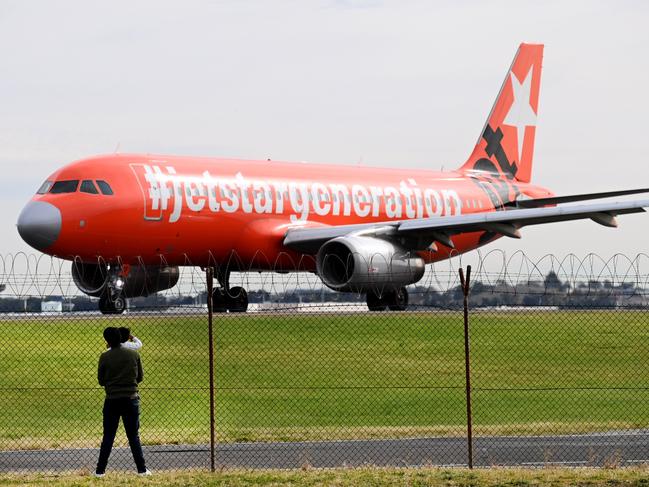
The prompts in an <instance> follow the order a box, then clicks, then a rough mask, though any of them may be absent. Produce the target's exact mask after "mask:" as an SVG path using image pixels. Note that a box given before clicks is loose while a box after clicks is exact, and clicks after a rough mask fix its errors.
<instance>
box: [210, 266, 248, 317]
mask: <svg viewBox="0 0 649 487" xmlns="http://www.w3.org/2000/svg"><path fill="white" fill-rule="evenodd" d="M214 276H215V277H216V279H217V281H218V282H219V286H220V287H216V288H214V290H213V291H212V309H213V310H214V312H215V313H225V312H226V311H229V312H230V313H245V312H246V311H248V293H247V292H246V290H245V289H244V288H242V287H241V286H234V287H230V272H229V271H221V270H220V269H219V268H218V267H217V268H216V269H215V272H214Z"/></svg>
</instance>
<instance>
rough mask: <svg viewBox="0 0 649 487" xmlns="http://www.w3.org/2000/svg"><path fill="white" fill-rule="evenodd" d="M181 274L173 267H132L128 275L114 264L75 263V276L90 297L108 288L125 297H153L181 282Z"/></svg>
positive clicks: (75, 279)
mask: <svg viewBox="0 0 649 487" xmlns="http://www.w3.org/2000/svg"><path fill="white" fill-rule="evenodd" d="M179 275H180V273H179V270H178V267H173V266H132V267H130V269H129V272H128V275H126V276H124V275H122V273H121V272H120V269H119V268H118V267H115V266H112V267H111V265H110V264H103V263H101V264H86V263H81V262H73V263H72V279H73V280H74V283H75V284H76V285H77V287H78V288H79V289H80V290H81V291H82V292H84V293H85V294H88V295H89V296H95V297H100V296H102V295H103V294H106V291H107V289H110V290H111V291H112V292H113V293H115V292H117V293H119V294H120V295H121V296H123V297H124V298H135V297H139V296H149V295H150V294H153V293H156V292H158V291H164V290H165V289H170V288H172V287H174V286H175V285H176V284H177V283H178V277H179Z"/></svg>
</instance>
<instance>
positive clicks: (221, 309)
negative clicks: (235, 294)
mask: <svg viewBox="0 0 649 487" xmlns="http://www.w3.org/2000/svg"><path fill="white" fill-rule="evenodd" d="M227 310H228V296H227V294H226V293H225V291H224V290H223V288H220V287H217V288H215V289H213V290H212V311H214V312H215V313H225V312H226V311H227Z"/></svg>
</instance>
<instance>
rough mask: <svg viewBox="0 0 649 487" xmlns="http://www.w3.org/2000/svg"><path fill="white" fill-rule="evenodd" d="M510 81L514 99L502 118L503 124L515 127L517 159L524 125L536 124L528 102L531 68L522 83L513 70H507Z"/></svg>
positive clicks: (523, 133) (520, 156)
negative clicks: (503, 118)
mask: <svg viewBox="0 0 649 487" xmlns="http://www.w3.org/2000/svg"><path fill="white" fill-rule="evenodd" d="M509 77H510V79H511V81H512V90H513V94H514V101H513V102H512V105H511V107H509V111H508V112H507V115H506V116H505V120H503V125H508V126H510V127H516V129H517V134H518V160H519V161H520V160H521V158H522V157H523V142H524V139H525V127H534V126H536V113H535V112H534V109H533V108H532V105H531V104H530V92H531V90H532V69H530V70H529V71H528V72H527V75H526V76H525V79H524V80H523V82H522V83H520V82H519V81H518V79H517V78H516V76H515V75H514V73H513V72H511V71H510V72H509Z"/></svg>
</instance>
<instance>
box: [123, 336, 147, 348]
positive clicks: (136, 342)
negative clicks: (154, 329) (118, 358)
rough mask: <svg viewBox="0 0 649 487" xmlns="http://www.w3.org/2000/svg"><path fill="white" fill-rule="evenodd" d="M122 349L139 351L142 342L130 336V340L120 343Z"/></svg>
mask: <svg viewBox="0 0 649 487" xmlns="http://www.w3.org/2000/svg"><path fill="white" fill-rule="evenodd" d="M122 346H123V347H126V348H130V349H131V350H139V349H140V348H142V340H140V339H139V338H138V337H134V336H132V337H131V338H130V340H128V341H126V342H124V343H122Z"/></svg>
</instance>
